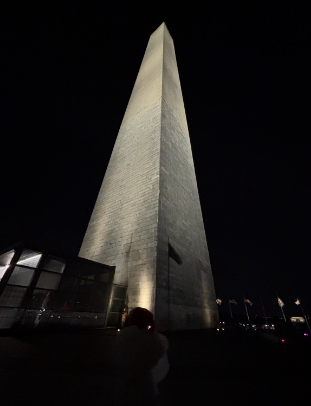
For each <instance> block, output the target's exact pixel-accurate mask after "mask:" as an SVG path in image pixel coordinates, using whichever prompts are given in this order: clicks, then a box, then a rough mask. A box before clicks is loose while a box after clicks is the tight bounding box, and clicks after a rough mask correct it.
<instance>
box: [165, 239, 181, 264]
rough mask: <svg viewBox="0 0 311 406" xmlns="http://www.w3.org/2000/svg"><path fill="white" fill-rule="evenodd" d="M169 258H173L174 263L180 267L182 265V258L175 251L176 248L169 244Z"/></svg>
mask: <svg viewBox="0 0 311 406" xmlns="http://www.w3.org/2000/svg"><path fill="white" fill-rule="evenodd" d="M168 256H169V257H171V258H172V259H173V260H174V261H176V262H177V264H178V265H181V264H182V259H181V257H180V256H179V255H178V254H177V252H176V251H175V250H174V248H173V247H172V246H171V244H170V243H168Z"/></svg>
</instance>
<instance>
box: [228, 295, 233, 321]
mask: <svg viewBox="0 0 311 406" xmlns="http://www.w3.org/2000/svg"><path fill="white" fill-rule="evenodd" d="M228 300H229V309H230V315H231V320H232V322H233V314H232V309H231V303H230V296H228Z"/></svg>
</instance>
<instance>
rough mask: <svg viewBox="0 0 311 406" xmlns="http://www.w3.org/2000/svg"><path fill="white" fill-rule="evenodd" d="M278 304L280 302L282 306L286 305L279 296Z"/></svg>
mask: <svg viewBox="0 0 311 406" xmlns="http://www.w3.org/2000/svg"><path fill="white" fill-rule="evenodd" d="M278 304H279V306H280V307H283V306H284V303H283V302H282V300H281V299H280V298H279V297H278Z"/></svg>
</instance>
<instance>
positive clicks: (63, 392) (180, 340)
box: [0, 329, 311, 406]
mask: <svg viewBox="0 0 311 406" xmlns="http://www.w3.org/2000/svg"><path fill="white" fill-rule="evenodd" d="M116 334H117V332H116V331H115V330H97V331H91V332H90V331H89V332H86V331H85V332H83V331H79V332H49V333H47V332H34V333H23V334H19V335H16V334H15V336H9V335H8V333H5V334H2V336H1V337H0V362H1V365H0V368H1V369H0V373H1V376H0V382H1V405H3V406H4V405H5V406H7V405H19V404H26V403H27V405H31V406H37V405H40V406H41V405H44V406H45V405H57V406H62V405H76V406H80V405H85V404H88V405H95V404H101V405H109V404H110V403H111V402H110V399H111V371H112V366H111V364H112V359H111V349H112V346H113V343H114V341H115V337H116ZM167 336H168V338H169V341H170V349H169V359H170V363H171V369H170V372H169V374H168V376H167V377H166V379H165V380H164V381H163V382H162V384H161V387H160V389H161V393H162V404H163V405H184V404H185V405H190V404H215V405H224V406H225V405H239V406H241V405H246V404H247V405H252V406H253V405H267V404H268V405H270V404H271V405H286V404H294V402H295V403H297V404H299V403H300V402H302V401H303V403H304V404H305V402H306V401H307V400H308V398H309V384H310V355H311V346H310V342H309V338H308V337H305V338H306V340H305V342H300V343H287V342H285V344H284V343H281V342H280V340H279V339H278V338H277V337H276V336H275V335H273V334H269V333H265V336H263V335H259V334H258V333H254V334H253V333H249V332H247V331H241V330H233V329H226V330H225V331H220V332H216V331H215V332H207V331H192V332H191V331H189V332H178V333H177V332H175V333H169V334H167ZM302 338H303V337H302Z"/></svg>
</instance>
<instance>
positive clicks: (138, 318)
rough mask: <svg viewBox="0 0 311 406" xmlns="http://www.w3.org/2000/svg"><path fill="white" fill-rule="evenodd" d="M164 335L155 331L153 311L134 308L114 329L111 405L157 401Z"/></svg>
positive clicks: (163, 367) (163, 371) (163, 366)
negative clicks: (112, 401) (119, 326)
mask: <svg viewBox="0 0 311 406" xmlns="http://www.w3.org/2000/svg"><path fill="white" fill-rule="evenodd" d="M167 349H168V341H167V338H166V337H165V336H164V335H163V334H160V333H158V332H156V331H155V322H154V319H153V314H152V313H151V312H150V311H149V310H147V309H144V308H141V307H136V308H134V309H133V310H132V311H131V312H130V313H129V314H128V317H127V320H126V322H125V324H124V329H123V330H122V331H121V332H119V333H118V337H117V341H116V345H115V350H114V361H115V378H116V380H115V388H114V389H115V390H114V401H115V405H118V406H123V405H127V406H129V405H135V406H141V405H144V406H146V405H152V406H154V405H157V404H158V402H159V392H158V388H157V385H158V382H160V381H161V380H162V379H164V377H165V376H166V374H167V372H168V369H169V364H168V360H167V353H166V352H167Z"/></svg>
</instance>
